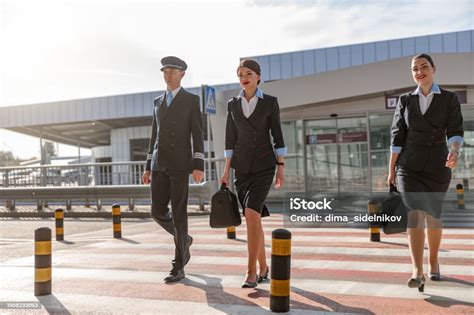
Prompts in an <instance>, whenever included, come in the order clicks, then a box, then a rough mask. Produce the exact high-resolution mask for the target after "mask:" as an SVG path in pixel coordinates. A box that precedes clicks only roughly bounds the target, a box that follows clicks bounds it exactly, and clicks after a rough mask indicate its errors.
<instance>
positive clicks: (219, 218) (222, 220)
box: [209, 184, 242, 228]
mask: <svg viewBox="0 0 474 315" xmlns="http://www.w3.org/2000/svg"><path fill="white" fill-rule="evenodd" d="M209 223H210V225H211V227H212V228H226V227H231V226H239V225H240V224H241V223H242V219H241V218H240V213H239V204H238V203H237V196H236V195H235V194H234V193H233V192H231V191H230V190H229V188H227V187H226V185H225V184H222V186H221V188H220V189H219V191H218V192H216V193H215V194H214V196H212V199H211V217H210V219H209Z"/></svg>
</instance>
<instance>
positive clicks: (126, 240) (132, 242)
mask: <svg viewBox="0 0 474 315" xmlns="http://www.w3.org/2000/svg"><path fill="white" fill-rule="evenodd" d="M117 240H119V241H123V242H126V243H130V244H135V245H137V244H141V243H140V242H137V241H134V240H131V239H129V238H126V237H122V238H118V239H117Z"/></svg>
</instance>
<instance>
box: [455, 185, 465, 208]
mask: <svg viewBox="0 0 474 315" xmlns="http://www.w3.org/2000/svg"><path fill="white" fill-rule="evenodd" d="M456 194H457V195H458V209H466V206H465V204H464V187H463V186H462V184H457V185H456Z"/></svg>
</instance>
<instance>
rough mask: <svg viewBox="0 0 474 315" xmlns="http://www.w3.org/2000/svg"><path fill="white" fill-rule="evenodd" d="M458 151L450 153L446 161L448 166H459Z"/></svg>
mask: <svg viewBox="0 0 474 315" xmlns="http://www.w3.org/2000/svg"><path fill="white" fill-rule="evenodd" d="M458 154H459V153H458V152H456V151H451V152H449V154H448V160H447V161H446V167H449V168H455V167H456V166H458Z"/></svg>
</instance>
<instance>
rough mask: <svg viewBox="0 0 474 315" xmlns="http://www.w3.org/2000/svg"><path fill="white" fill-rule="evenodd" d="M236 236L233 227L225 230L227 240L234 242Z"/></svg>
mask: <svg viewBox="0 0 474 315" xmlns="http://www.w3.org/2000/svg"><path fill="white" fill-rule="evenodd" d="M235 237H236V234H235V226H229V227H228V228H227V238H228V239H229V240H235Z"/></svg>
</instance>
